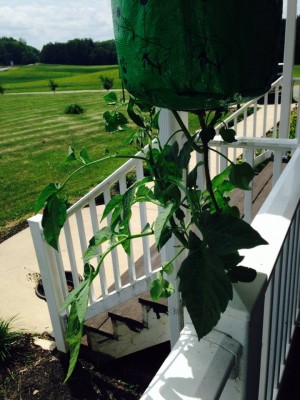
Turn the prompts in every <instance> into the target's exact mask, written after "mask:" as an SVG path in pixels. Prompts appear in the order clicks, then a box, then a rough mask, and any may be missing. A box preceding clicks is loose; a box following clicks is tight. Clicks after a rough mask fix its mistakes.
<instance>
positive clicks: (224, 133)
mask: <svg viewBox="0 0 300 400" xmlns="http://www.w3.org/2000/svg"><path fill="white" fill-rule="evenodd" d="M220 135H221V137H222V139H223V140H224V142H227V143H233V142H236V141H237V140H236V138H235V135H236V131H235V130H234V129H227V128H222V129H220Z"/></svg>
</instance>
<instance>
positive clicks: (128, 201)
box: [122, 187, 134, 224]
mask: <svg viewBox="0 0 300 400" xmlns="http://www.w3.org/2000/svg"><path fill="white" fill-rule="evenodd" d="M133 199H134V188H133V187H131V188H129V189H127V190H126V192H125V193H124V194H123V198H122V207H123V213H122V214H123V215H122V216H123V221H124V223H126V224H128V223H129V220H130V218H131V215H132V211H131V206H132V202H133Z"/></svg>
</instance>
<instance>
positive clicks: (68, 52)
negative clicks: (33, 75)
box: [0, 37, 117, 65]
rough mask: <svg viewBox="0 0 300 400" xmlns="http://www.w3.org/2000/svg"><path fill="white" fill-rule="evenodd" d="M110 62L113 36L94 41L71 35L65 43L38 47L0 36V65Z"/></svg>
mask: <svg viewBox="0 0 300 400" xmlns="http://www.w3.org/2000/svg"><path fill="white" fill-rule="evenodd" d="M36 62H42V63H45V64H66V65H68V64H69V65H114V64H117V53H116V46H115V41H114V40H106V41H103V42H94V41H93V40H92V39H72V40H69V41H68V42H66V43H57V42H56V43H48V44H46V45H44V46H43V48H42V50H41V51H39V50H37V49H35V48H34V47H32V46H29V45H27V43H26V41H25V40H23V39H19V40H16V39H14V38H11V37H1V38H0V65H11V64H13V65H20V64H34V63H36Z"/></svg>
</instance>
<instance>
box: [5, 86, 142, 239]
mask: <svg viewBox="0 0 300 400" xmlns="http://www.w3.org/2000/svg"><path fill="white" fill-rule="evenodd" d="M72 103H78V104H80V105H81V106H82V107H84V109H85V113H84V114H79V115H66V114H64V109H65V107H66V106H67V105H69V104H72ZM108 109H111V106H107V105H106V104H105V103H104V100H103V94H102V93H72V94H59V93H57V94H55V95H54V94H53V93H50V94H31V95H29V94H21V95H4V96H0V127H1V130H0V185H1V194H0V238H1V236H2V237H3V236H4V234H5V232H7V230H8V229H9V228H10V227H13V226H15V225H17V224H19V223H21V222H22V221H25V220H26V218H27V217H29V216H30V215H33V208H34V204H35V202H36V199H37V197H38V195H39V193H40V191H41V190H42V188H43V187H44V186H45V185H47V184H48V183H50V182H58V181H60V182H62V181H63V180H64V178H66V177H67V176H68V174H69V173H70V172H71V171H73V170H74V169H75V167H76V162H75V163H66V162H65V159H66V156H67V153H68V146H69V145H71V146H73V147H74V148H75V149H76V150H78V151H80V149H81V148H82V147H85V148H86V149H87V151H88V152H89V153H90V156H91V158H92V159H96V158H100V157H102V156H103V155H104V151H105V149H106V148H109V149H110V151H111V153H114V152H119V153H122V154H125V153H126V154H129V153H130V154H133V153H135V149H134V148H132V147H130V146H125V145H124V141H125V138H126V137H127V136H128V132H119V133H114V134H112V133H106V132H105V129H104V123H103V118H102V114H103V112H104V111H106V110H108ZM122 163H124V159H119V160H116V159H115V160H110V161H109V162H106V163H105V164H104V163H102V164H99V165H97V166H96V167H94V168H90V169H86V170H85V171H84V173H81V174H80V175H78V176H77V177H76V179H73V180H72V181H71V182H70V185H69V187H68V193H69V194H70V199H71V200H72V201H74V200H75V199H77V198H79V197H80V196H82V195H83V194H85V193H86V192H87V191H88V190H89V189H91V188H92V187H94V186H95V185H96V184H97V183H99V182H101V181H102V180H103V179H104V178H106V177H107V176H108V175H109V174H110V173H112V172H113V171H114V170H115V169H116V168H117V167H118V166H120V165H121V164H122Z"/></svg>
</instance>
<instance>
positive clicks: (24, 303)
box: [0, 106, 279, 333]
mask: <svg viewBox="0 0 300 400" xmlns="http://www.w3.org/2000/svg"><path fill="white" fill-rule="evenodd" d="M262 109H263V107H261V109H260V110H259V111H258V114H259V113H261V114H262V115H263V110H262ZM272 109H273V110H274V107H272V106H269V109H268V125H270V127H271V126H273V123H274V111H272ZM278 114H279V112H278ZM278 119H279V115H278V116H277V120H278ZM251 123H252V122H251V117H250V118H248V119H247V131H248V132H251ZM260 129H261V128H259V127H258V126H257V137H260V136H261V130H260ZM239 135H241V133H239V134H238V136H239ZM141 254H142V249H141ZM37 273H39V269H38V264H37V260H36V257H35V251H34V247H33V243H32V239H31V234H30V230H29V228H27V229H25V230H23V231H22V232H19V233H18V234H16V235H15V236H13V237H12V238H10V239H7V240H6V241H4V242H3V243H2V244H0V282H1V289H0V317H1V318H11V317H12V316H15V315H16V316H17V323H16V325H17V327H18V328H22V329H25V330H27V331H30V332H37V333H42V332H44V331H47V332H51V331H52V327H51V321H50V317H49V313H48V307H47V303H46V302H45V301H44V300H41V299H39V298H38V297H37V296H36V294H35V291H34V288H35V285H36V279H35V277H36V274H37Z"/></svg>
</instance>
